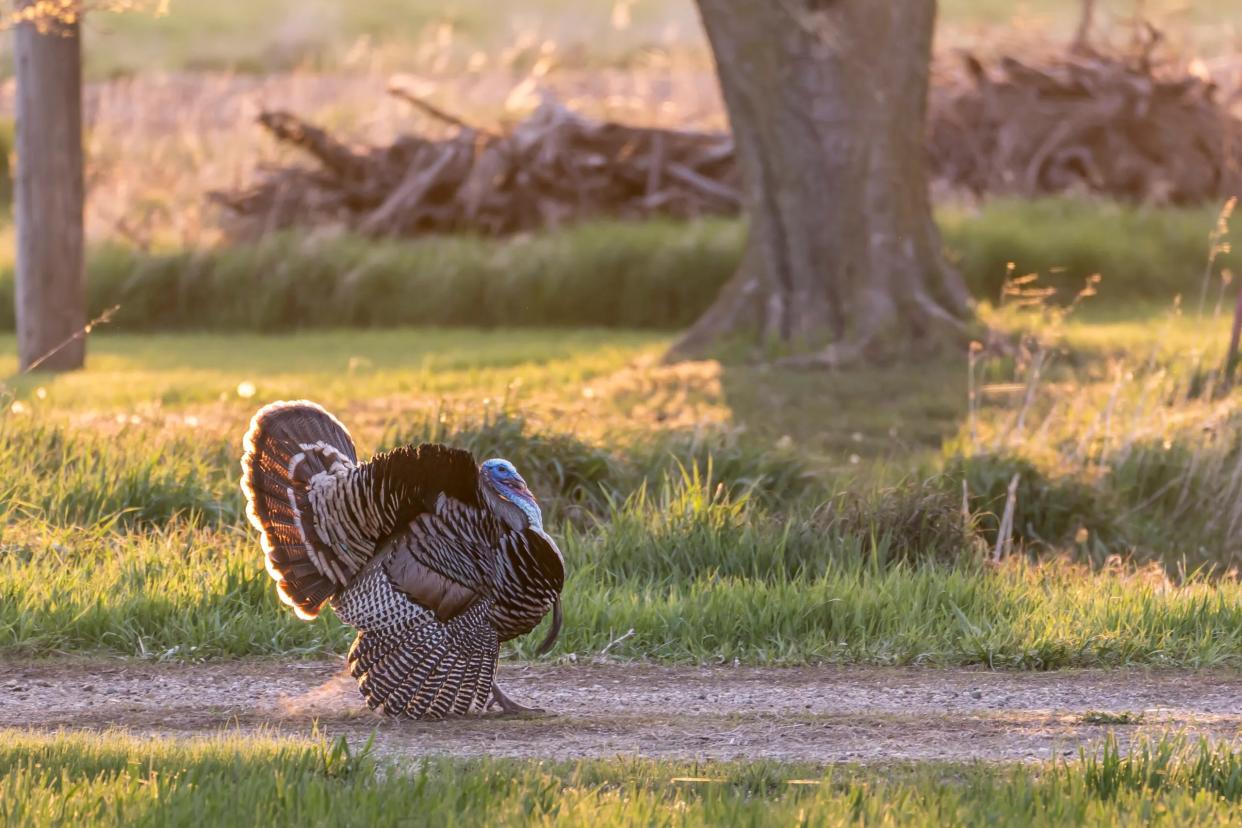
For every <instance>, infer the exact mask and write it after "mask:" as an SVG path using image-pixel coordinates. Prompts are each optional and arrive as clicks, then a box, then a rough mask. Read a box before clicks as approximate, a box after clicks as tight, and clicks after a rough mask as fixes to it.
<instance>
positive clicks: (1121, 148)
mask: <svg viewBox="0 0 1242 828" xmlns="http://www.w3.org/2000/svg"><path fill="white" fill-rule="evenodd" d="M1157 39H1158V38H1157V37H1156V36H1154V33H1153V37H1152V38H1151V40H1150V42H1149V43H1148V44H1147V45H1146V46H1145V47H1144V48H1143V49H1141V50H1140V51H1138V52H1137V53H1136V54H1134V55H1132V56H1130V57H1125V58H1118V57H1111V56H1103V55H1098V54H1094V53H1090V52H1089V51H1088V52H1085V53H1078V54H1068V55H1058V56H1056V58H1055V59H1053V60H1048V61H1045V62H1043V63H1041V64H1039V65H1032V64H1029V63H1024V62H1022V61H1019V60H1016V59H1014V58H1003V59H1001V60H1000V61H999V62H998V65H997V66H995V67H990V68H989V67H986V66H984V65H983V64H982V63H980V62H979V61H978V60H976V59H975V58H974V57H971V56H967V57H966V58H965V71H964V72H963V73H960V74H959V75H958V76H957V77H956V78H954V79H952V80H950V81H948V82H947V83H944V84H942V85H940V86H938V87H937V88H936V90H935V92H934V94H933V96H932V103H931V117H930V135H929V145H930V155H931V161H932V174H933V177H934V178H936V179H939V180H943V181H945V182H947V183H948V184H950V185H951V186H953V187H956V188H960V189H965V190H968V191H970V192H973V193H976V194H979V195H983V194H998V193H1005V194H1013V195H1018V196H1024V197H1029V196H1035V195H1040V194H1047V193H1061V192H1067V191H1069V192H1088V193H1095V194H1100V195H1104V196H1108V197H1111V198H1116V199H1119V200H1123V201H1135V202H1144V203H1156V204H1169V203H1172V204H1202V203H1204V202H1217V201H1219V200H1221V199H1223V198H1226V197H1229V196H1232V195H1238V194H1239V193H1242V122H1239V120H1238V119H1237V118H1236V117H1234V116H1233V114H1232V113H1231V112H1230V107H1229V102H1228V101H1222V100H1219V98H1221V97H1222V95H1221V94H1220V91H1219V90H1218V89H1217V87H1216V86H1215V85H1214V84H1213V83H1212V82H1210V81H1209V80H1205V79H1203V78H1200V77H1197V76H1195V75H1193V74H1189V73H1187V72H1186V71H1184V70H1177V69H1172V68H1166V69H1161V68H1159V67H1156V66H1155V65H1153V61H1152V58H1151V52H1152V48H1153V47H1154V45H1155V43H1156V41H1157Z"/></svg>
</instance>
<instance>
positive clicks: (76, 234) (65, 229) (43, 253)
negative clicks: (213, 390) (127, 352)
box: [13, 0, 86, 371]
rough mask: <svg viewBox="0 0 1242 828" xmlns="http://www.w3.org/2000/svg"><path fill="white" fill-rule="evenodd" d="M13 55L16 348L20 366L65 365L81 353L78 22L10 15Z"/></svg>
mask: <svg viewBox="0 0 1242 828" xmlns="http://www.w3.org/2000/svg"><path fill="white" fill-rule="evenodd" d="M29 4H30V0H25V2H22V3H21V5H22V6H23V7H24V6H27V5H29ZM40 26H42V28H43V31H40ZM13 55H14V60H15V63H16V75H17V107H16V110H17V175H16V190H15V213H16V229H17V296H16V309H17V350H18V356H19V359H20V362H21V367H22V369H23V370H24V369H26V368H27V367H29V366H30V365H31V364H33V363H35V362H36V361H38V360H40V358H42V357H46V359H43V360H42V362H41V363H40V364H39V366H38V367H39V368H41V369H43V370H52V371H67V370H72V369H74V368H81V367H82V364H83V361H84V360H85V356H86V342H85V338H84V337H77V338H76V339H75V338H73V337H74V335H75V334H77V333H79V332H80V331H81V330H82V328H83V327H84V326H85V325H86V295H85V294H86V284H85V271H84V265H83V227H82V211H83V199H84V195H83V183H82V58H81V40H80V37H79V27H78V22H77V21H76V20H74V21H72V22H61V21H54V20H46V21H40V22H39V23H34V22H29V21H28V22H23V23H19V24H18V25H17V26H16V27H15V31H14V49H13ZM53 352H54V353H53ZM49 354H50V355H49Z"/></svg>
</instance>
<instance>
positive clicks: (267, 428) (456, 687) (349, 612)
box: [242, 401, 564, 718]
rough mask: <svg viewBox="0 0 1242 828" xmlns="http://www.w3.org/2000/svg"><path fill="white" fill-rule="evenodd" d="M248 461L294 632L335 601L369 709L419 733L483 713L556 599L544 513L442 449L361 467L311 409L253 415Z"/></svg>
mask: <svg viewBox="0 0 1242 828" xmlns="http://www.w3.org/2000/svg"><path fill="white" fill-rule="evenodd" d="M245 448H246V451H245V455H244V457H243V460H242V466H243V482H242V488H243V490H244V491H245V492H246V497H247V502H248V509H247V513H248V514H249V516H250V518H251V521H252V522H253V523H254V524H255V526H256V527H258V528H259V529H260V530H261V532H262V540H263V545H264V550H265V553H266V557H267V562H268V571H269V572H270V573H271V574H272V576H273V577H274V578H276V579H277V581H278V588H279V591H280V595H281V598H282V600H284V601H286V602H287V603H290V604H292V605H293V606H294V609H295V610H296V611H297V612H298V615H299V616H300V617H303V618H313V617H314V616H315V615H316V614H317V613H318V611H319V609H320V606H321V605H322V603H323V602H324V601H327V600H330V601H331V603H332V606H333V608H334V609H335V611H336V614H337V616H338V617H339V618H340V619H341V620H342V621H343V622H345V623H346V624H349V625H350V626H353V627H354V628H355V629H356V630H357V631H358V636H357V638H356V639H355V641H354V644H353V646H352V647H351V649H350V653H349V665H350V672H351V674H352V675H353V676H354V678H355V679H357V681H358V686H359V689H360V690H361V692H362V694H363V696H364V698H365V699H366V701H367V703H368V705H370V706H371V707H372V708H373V709H374V708H376V707H382V708H383V710H384V711H385V712H386V713H389V714H391V715H400V716H409V717H412V718H441V717H444V716H449V715H458V714H462V713H467V712H471V711H477V710H480V709H482V707H483V706H484V705H485V704H486V703H487V701H488V699H489V697H490V695H491V692H492V687H493V681H494V677H495V671H496V663H497V657H498V655H499V647H500V642H501V641H507V640H509V639H512V638H515V637H517V636H519V635H524V634H525V633H528V632H530V631H531V630H532V629H534V628H535V627H536V626H537V625H538V624H539V622H540V621H541V620H542V618H543V616H544V615H545V614H546V613H547V612H548V611H549V609H551V608H552V607H553V606H554V604H555V602H556V601H557V600H558V599H559V595H560V591H561V588H562V586H563V582H564V562H563V559H562V558H561V554H560V552H559V550H558V549H557V547H556V544H555V543H554V542H553V541H552V539H551V538H550V537H549V536H548V535H547V534H545V533H544V532H543V529H542V521H541V520H540V516H539V513H538V507H537V505H533V503H532V502H527V503H523V504H522V505H521V508H519V506H518V505H517V504H515V503H514V502H513V501H512V500H511V499H510V498H509V497H507V496H505V495H504V494H502V493H501V492H500V491H499V489H497V488H495V487H494V486H493V485H492V484H491V483H490V482H487V481H486V480H485V478H484V477H483V476H482V475H481V474H480V471H479V467H478V466H477V465H476V463H475V460H474V458H473V457H472V456H471V455H470V454H469V453H468V452H465V451H461V450H459V449H452V448H449V447H447V446H441V445H435V444H423V445H421V446H417V447H415V446H407V447H403V448H399V449H396V450H394V451H391V452H387V453H384V454H379V455H376V456H375V457H373V458H372V459H371V461H370V462H368V463H358V462H357V455H356V453H355V450H354V446H353V440H352V438H351V437H350V436H349V433H348V431H346V430H345V428H344V426H342V425H341V424H340V423H339V422H338V421H337V420H336V419H335V418H334V417H332V415H330V414H329V413H328V412H326V411H324V410H323V409H322V408H320V407H319V406H317V405H315V404H313V403H308V402H304V401H303V402H293V403H275V404H272V405H270V406H267V407H265V408H264V409H262V410H260V412H259V413H258V414H256V415H255V418H254V420H253V421H252V424H251V428H250V430H249V431H248V432H247V435H246V440H245ZM556 618H557V623H556V624H554V625H553V627H552V628H551V630H550V634H549V637H548V640H547V643H548V644H549V645H550V642H552V641H553V640H554V639H555V631H556V630H558V629H559V614H558V615H557V616H556Z"/></svg>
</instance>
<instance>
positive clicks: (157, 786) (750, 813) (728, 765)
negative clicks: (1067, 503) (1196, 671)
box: [0, 731, 1242, 828]
mask: <svg viewBox="0 0 1242 828" xmlns="http://www.w3.org/2000/svg"><path fill="white" fill-rule="evenodd" d="M2 735H3V737H4V739H3V742H2V744H3V747H0V820H3V821H4V822H5V824H10V825H19V824H20V825H29V826H31V827H32V828H41V827H42V826H52V825H63V824H69V823H72V824H82V823H84V822H89V823H90V824H94V825H125V826H130V825H160V826H165V825H187V826H188V825H201V824H220V825H226V824H253V823H261V824H264V825H299V826H300V825H377V826H382V825H409V824H416V825H479V824H491V825H584V824H590V825H598V826H620V825H653V824H654V825H687V826H699V825H723V824H729V825H790V824H797V825H857V824H860V823H862V824H883V825H911V826H939V825H981V826H982V825H995V824H998V823H999V824H1005V825H1125V824H1137V823H1140V822H1141V823H1143V824H1149V825H1169V826H1180V825H1206V824H1220V825H1224V824H1230V823H1232V822H1233V821H1235V820H1236V818H1237V816H1238V813H1239V802H1240V801H1242V790H1240V789H1239V778H1240V776H1242V765H1240V758H1239V754H1238V753H1237V752H1235V751H1234V750H1232V749H1231V748H1230V747H1228V746H1224V745H1219V746H1213V745H1210V744H1207V743H1197V744H1188V743H1186V742H1185V741H1182V740H1177V739H1164V740H1161V741H1159V742H1155V743H1149V744H1146V745H1144V746H1142V747H1140V748H1139V749H1138V750H1136V751H1133V752H1130V753H1122V752H1121V751H1120V750H1119V749H1118V748H1117V745H1116V742H1115V741H1111V740H1110V741H1108V742H1106V743H1105V746H1104V748H1103V751H1102V755H1101V754H1099V753H1089V754H1086V755H1084V756H1082V757H1081V758H1079V759H1078V760H1075V761H1067V762H1056V763H1050V764H1047V765H1040V766H1035V767H1023V766H999V767H996V766H991V767H989V766H985V765H952V764H925V765H922V766H918V767H906V766H895V767H891V768H883V769H869V768H861V767H851V766H846V767H840V768H833V769H825V768H822V767H816V766H807V765H781V764H776V763H770V762H758V763H732V762H723V763H722V762H685V761H680V762H679V761H650V760H634V759H613V760H579V761H574V762H546V761H532V760H490V759H481V760H454V759H424V760H421V761H418V762H417V763H414V764H412V765H408V766H402V765H399V764H397V763H395V762H391V761H383V760H377V759H375V758H373V757H372V756H371V755H369V754H368V752H367V751H366V750H365V748H364V749H362V750H359V751H355V752H350V751H349V749H348V746H347V744H346V743H344V742H343V741H337V742H336V743H329V742H328V741H327V740H325V739H323V738H322V737H319V738H317V739H316V738H311V739H275V738H271V737H253V736H252V737H245V736H221V737H218V738H215V739H211V740H196V741H190V742H173V741H163V740H154V739H139V738H136V737H132V736H127V735H125V734H123V733H116V732H108V733H104V734H99V735H66V734H59V735H50V736H49V735H33V734H27V733H24V732H21V731H7V732H4V733H3V734H2Z"/></svg>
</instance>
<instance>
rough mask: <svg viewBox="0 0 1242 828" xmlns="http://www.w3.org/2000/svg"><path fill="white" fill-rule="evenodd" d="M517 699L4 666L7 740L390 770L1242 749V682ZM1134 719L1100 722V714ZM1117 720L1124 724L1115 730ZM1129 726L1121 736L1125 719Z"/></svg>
mask: <svg viewBox="0 0 1242 828" xmlns="http://www.w3.org/2000/svg"><path fill="white" fill-rule="evenodd" d="M500 681H501V684H502V686H503V687H504V689H505V690H506V692H508V693H509V695H510V696H512V697H514V698H516V699H519V700H522V701H524V702H526V703H528V704H537V705H539V706H542V707H545V708H547V709H548V710H549V711H552V713H550V714H546V715H540V716H530V717H521V718H510V717H501V716H497V715H492V714H489V715H486V716H482V717H474V718H467V719H458V720H451V721H445V722H409V721H391V720H385V719H383V718H381V717H379V716H377V715H375V714H372V713H371V712H370V711H368V710H367V709H366V707H365V705H363V704H362V701H361V699H360V697H359V696H358V694H357V691H356V690H355V688H354V686H353V682H352V680H351V679H350V678H349V677H348V676H347V675H345V674H344V672H343V665H342V663H341V661H339V660H332V661H319V662H286V663H276V662H271V661H234V662H220V663H212V664H205V665H183V664H155V663H151V662H139V661H120V660H113V661H102V660H80V659H60V660H49V661H8V662H0V727H23V728H37V729H40V730H49V731H50V730H56V729H60V728H64V729H104V728H108V727H120V728H125V729H127V730H129V731H132V732H135V733H145V734H152V735H163V736H193V735H204V734H212V733H216V732H219V731H220V730H222V729H229V730H231V729H240V730H242V731H256V730H260V729H262V730H266V731H268V732H271V731H276V732H283V733H290V734H299V735H305V734H306V733H308V732H309V730H310V728H311V726H312V723H314V722H318V724H319V727H320V729H321V730H323V731H325V732H327V733H328V734H330V735H336V734H345V735H347V736H351V737H355V736H356V737H359V738H365V737H366V736H368V735H370V733H371V732H372V731H373V730H374V731H375V732H376V746H377V749H378V750H379V751H380V752H381V753H383V754H388V755H397V756H400V755H408V756H419V755H431V754H444V755H456V756H481V755H492V756H515V757H542V758H556V759H560V758H574V757H612V756H618V755H626V756H645V757H663V758H702V759H760V758H766V759H778V760H802V761H811V762H838V761H856V762H880V761H890V760H953V761H960V760H975V759H978V760H985V761H1013V760H1017V761H1026V760H1040V759H1049V758H1053V757H1056V756H1061V755H1066V754H1075V753H1077V751H1078V749H1079V748H1080V747H1082V746H1090V745H1091V744H1093V743H1095V742H1097V741H1098V740H1100V739H1102V738H1103V737H1104V736H1105V735H1106V734H1107V733H1108V732H1109V731H1110V730H1111V731H1113V732H1115V733H1116V734H1117V736H1118V738H1119V739H1120V740H1121V741H1123V742H1125V741H1128V740H1131V739H1133V738H1135V737H1136V736H1139V735H1143V734H1152V735H1154V734H1158V733H1165V732H1169V731H1181V732H1185V733H1187V734H1188V735H1191V736H1198V735H1205V736H1208V737H1209V738H1213V739H1238V738H1242V673H1239V672H1223V671H1218V672H1176V673H1174V672H1163V671H1150V672H1148V671H1137V670H1114V671H1064V672H1056V673H988V672H979V671H970V670H931V669H863V668H770V669H761V668H731V669H730V668H684V667H658V666H651V665H641V664H640V665H617V664H610V665H591V666H555V667H554V666H526V665H510V664H503V663H502V665H501V669H500ZM1088 712H1092V713H1106V714H1122V713H1126V714H1131V716H1132V717H1134V718H1137V720H1138V721H1137V723H1134V724H1109V723H1107V722H1105V723H1103V724H1099V723H1096V724H1093V723H1091V722H1090V721H1089V719H1093V718H1096V717H1088V716H1085V715H1084V714H1086V713H1088ZM1102 718H1104V719H1109V718H1111V717H1109V716H1105V717H1102ZM1114 721H1115V720H1114Z"/></svg>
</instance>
